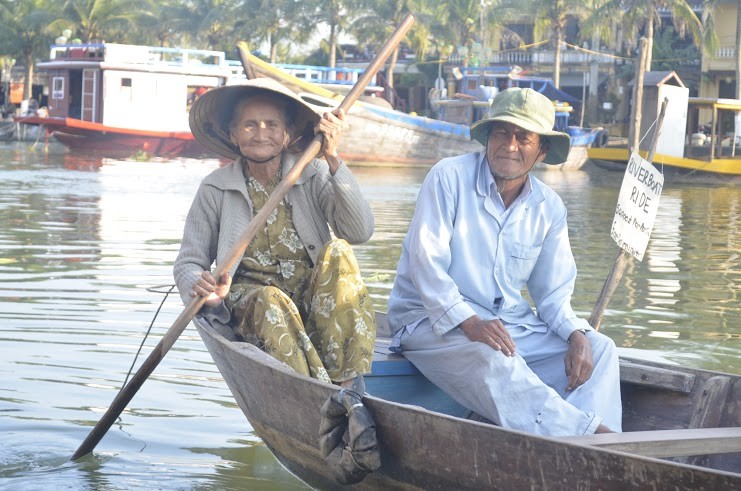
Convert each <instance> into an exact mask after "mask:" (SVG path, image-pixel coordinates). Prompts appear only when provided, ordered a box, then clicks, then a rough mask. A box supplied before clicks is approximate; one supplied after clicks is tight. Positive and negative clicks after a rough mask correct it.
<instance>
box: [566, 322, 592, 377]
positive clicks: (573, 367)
mask: <svg viewBox="0 0 741 491" xmlns="http://www.w3.org/2000/svg"><path fill="white" fill-rule="evenodd" d="M564 364H565V365H566V375H567V376H568V377H569V385H568V386H567V387H566V390H574V389H576V388H577V387H579V386H580V385H582V384H583V383H584V382H586V381H587V380H589V377H591V376H592V370H593V369H594V358H593V357H592V346H591V345H590V344H589V339H587V336H586V334H584V333H583V332H581V331H574V332H572V333H571V335H570V336H569V351H567V352H566V357H565V359H564Z"/></svg>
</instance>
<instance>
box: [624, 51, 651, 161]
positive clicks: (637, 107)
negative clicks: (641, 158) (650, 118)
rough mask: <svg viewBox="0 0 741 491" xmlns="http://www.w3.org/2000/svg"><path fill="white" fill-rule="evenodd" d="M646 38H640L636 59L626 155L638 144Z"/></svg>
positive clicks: (635, 148)
mask: <svg viewBox="0 0 741 491" xmlns="http://www.w3.org/2000/svg"><path fill="white" fill-rule="evenodd" d="M646 44H647V41H646V38H641V42H640V46H641V47H640V53H639V54H638V60H637V61H636V75H635V77H634V80H633V82H634V84H635V85H633V108H632V109H633V118H632V119H631V120H630V132H629V133H630V135H629V139H628V155H630V153H631V152H637V151H638V150H639V148H638V147H639V146H640V140H641V139H640V136H641V116H642V113H643V78H644V75H645V74H646V52H647V50H646Z"/></svg>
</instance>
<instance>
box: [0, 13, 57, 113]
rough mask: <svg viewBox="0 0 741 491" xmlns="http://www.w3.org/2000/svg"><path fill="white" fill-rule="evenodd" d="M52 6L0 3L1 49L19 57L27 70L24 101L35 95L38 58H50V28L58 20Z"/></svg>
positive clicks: (51, 36) (52, 36)
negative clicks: (34, 75) (33, 90)
mask: <svg viewBox="0 0 741 491" xmlns="http://www.w3.org/2000/svg"><path fill="white" fill-rule="evenodd" d="M53 5H54V4H53V2H48V1H46V0H24V1H22V2H16V1H9V0H0V45H1V46H3V47H4V51H5V53H4V54H8V55H11V56H15V57H17V58H18V59H19V60H22V62H23V64H24V65H25V67H26V73H25V76H24V86H23V87H24V88H23V99H29V98H30V97H31V95H32V87H33V72H34V63H35V60H36V58H37V57H40V56H43V55H48V49H49V45H50V44H51V42H52V40H53V39H54V34H53V33H52V29H53V27H52V26H51V24H52V22H53V21H54V20H55V19H56V17H57V16H56V14H55V13H54V9H53ZM6 96H7V95H6Z"/></svg>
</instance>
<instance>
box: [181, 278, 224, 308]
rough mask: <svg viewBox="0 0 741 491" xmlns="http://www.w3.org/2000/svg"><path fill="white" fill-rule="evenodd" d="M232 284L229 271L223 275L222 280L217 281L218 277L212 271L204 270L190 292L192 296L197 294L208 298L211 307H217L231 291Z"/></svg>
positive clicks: (207, 302)
mask: <svg viewBox="0 0 741 491" xmlns="http://www.w3.org/2000/svg"><path fill="white" fill-rule="evenodd" d="M231 286H232V278H231V276H229V273H224V274H222V275H221V280H220V281H219V283H216V279H215V278H214V277H213V275H212V274H211V272H210V271H204V272H202V273H201V277H200V278H199V279H198V281H196V283H195V284H194V285H193V290H192V291H191V292H190V296H191V297H195V296H196V295H198V296H200V297H207V298H206V303H205V304H206V305H208V306H209V307H216V306H217V305H219V303H221V302H222V301H223V300H224V297H226V295H227V294H228V293H229V288H231Z"/></svg>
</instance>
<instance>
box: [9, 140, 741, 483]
mask: <svg viewBox="0 0 741 491" xmlns="http://www.w3.org/2000/svg"><path fill="white" fill-rule="evenodd" d="M217 166H218V162H217V161H215V160H214V161H209V160H187V159H178V160H154V161H151V162H134V161H124V160H107V159H106V160H103V159H99V158H94V157H85V156H79V155H74V156H73V155H70V154H68V153H67V152H66V151H64V150H63V149H61V148H56V147H51V150H50V151H49V152H48V153H46V152H43V151H39V150H37V151H30V150H29V148H28V145H24V144H15V143H13V144H5V145H3V146H0V223H2V228H0V244H2V248H0V348H1V350H2V353H3V354H2V357H1V358H0V377H2V378H1V380H2V384H0V433H2V435H3V445H2V446H1V448H0V482H2V480H3V479H5V480H6V481H7V482H8V483H9V485H10V486H11V487H12V488H13V489H40V488H39V487H38V483H39V482H40V480H43V482H44V487H43V488H44V489H53V488H71V489H88V488H89V489H132V488H168V489H191V488H197V489H245V488H259V489H292V488H297V489H303V488H304V486H303V485H302V484H301V483H300V482H299V481H297V480H296V479H295V478H294V477H293V476H291V475H290V474H289V473H288V472H286V471H285V470H283V469H282V467H280V465H279V464H278V463H277V462H276V461H275V460H274V459H273V457H272V456H271V455H270V453H269V451H268V450H267V449H266V448H265V447H264V445H263V444H262V443H261V441H260V440H259V438H257V437H256V436H255V435H254V433H253V431H252V429H251V428H250V426H249V424H248V423H247V422H246V420H245V419H244V417H243V415H242V414H241V412H240V411H239V409H238V408H237V406H236V404H235V403H234V401H233V399H232V397H231V394H230V393H229V390H228V389H227V387H226V385H225V384H224V382H223V381H222V379H221V377H220V375H219V373H218V371H217V370H216V368H215V366H214V365H213V363H212V361H211V359H210V356H209V355H208V353H207V352H206V350H205V348H204V347H203V344H202V343H201V341H200V339H199V338H198V335H197V333H196V332H195V330H193V329H192V328H188V329H187V330H186V331H185V333H184V334H183V336H182V337H181V339H179V340H178V342H177V343H176V344H175V346H174V347H173V349H172V350H171V352H170V353H169V354H168V355H167V357H166V358H165V360H164V361H163V362H162V363H161V364H160V366H159V367H158V368H157V369H156V370H155V372H154V373H153V374H152V376H151V377H150V380H148V381H147V383H145V384H144V386H143V387H142V388H141V389H140V391H139V392H138V393H137V395H136V397H135V398H134V400H133V401H132V403H131V404H130V405H129V408H127V410H126V411H125V412H124V414H123V416H122V418H121V419H120V421H118V422H117V424H116V425H114V426H113V428H111V430H110V431H109V432H108V434H107V435H106V437H105V438H104V439H103V441H102V442H101V443H100V444H99V445H98V448H97V449H96V452H95V454H94V455H93V456H91V457H87V458H85V459H83V460H82V461H80V462H77V463H69V462H67V459H68V458H69V456H70V455H71V454H72V452H73V451H74V450H75V449H76V448H77V446H78V445H79V444H80V443H81V442H82V440H83V439H84V438H85V436H87V434H88V432H89V431H90V429H91V428H92V425H94V424H95V423H96V422H97V421H98V419H99V418H100V416H101V415H102V412H103V411H104V409H105V408H106V407H107V406H108V405H109V404H110V402H111V401H112V400H113V397H114V396H115V393H116V391H117V390H118V387H120V385H121V383H122V382H123V380H124V378H125V377H126V373H127V371H128V369H129V366H130V365H131V363H132V360H133V358H134V355H135V353H136V352H137V349H138V348H139V344H140V343H141V341H142V339H143V337H144V335H145V333H146V331H147V328H148V326H149V324H150V322H151V320H152V316H153V313H154V312H155V310H156V309H157V306H158V305H159V303H160V301H161V300H162V295H161V294H159V293H156V292H152V291H148V290H147V288H149V287H152V286H155V285H169V284H171V283H172V279H171V266H172V262H173V261H174V259H175V256H176V254H177V249H178V244H179V241H180V234H181V232H182V226H183V220H184V218H185V214H186V213H187V210H188V207H189V206H190V202H191V200H192V198H193V195H194V194H195V191H196V188H197V186H198V184H199V181H200V179H201V177H202V176H204V175H205V174H206V173H208V172H210V171H211V170H212V169H214V168H216V167H217ZM353 171H354V172H355V174H356V175H357V176H358V177H359V179H360V181H361V185H362V188H363V191H364V193H365V194H366V196H367V197H368V199H369V200H370V201H371V205H372V207H373V210H374V214H375V218H376V232H375V234H374V236H373V238H372V239H371V240H370V241H369V242H368V243H366V244H363V245H362V246H357V247H356V248H355V249H356V254H357V257H358V260H359V262H360V265H361V268H362V270H363V272H364V275H365V278H366V281H367V282H368V284H369V286H370V290H371V293H372V295H373V298H374V301H375V302H376V305H377V307H378V308H379V310H385V307H386V298H387V296H388V293H389V291H390V288H391V284H392V282H393V277H394V272H395V269H396V262H397V260H398V257H399V254H400V251H401V241H402V239H403V237H404V235H405V233H406V229H407V226H408V223H409V220H410V219H411V216H412V214H413V212H414V204H415V199H416V195H417V192H418V190H419V186H420V183H421V182H422V180H423V179H424V176H425V174H426V169H424V168H413V169H403V168H370V167H362V168H360V167H359V168H355V169H354V170H353ZM538 176H539V177H540V178H541V179H543V180H544V181H545V182H546V183H547V184H549V185H550V186H552V187H553V188H554V189H555V190H556V191H557V192H558V193H559V194H560V195H561V196H562V197H563V199H564V201H565V203H566V205H567V207H568V209H569V227H570V230H569V232H570V237H571V241H572V247H573V249H574V254H575V256H576V260H577V266H578V269H579V277H578V280H577V286H576V291H575V293H574V299H573V305H574V307H575V309H576V310H577V312H579V313H580V315H583V316H585V317H586V316H588V315H589V313H590V312H591V310H592V307H593V305H594V302H595V301H596V299H597V297H598V295H599V292H600V290H601V288H602V285H603V283H604V280H605V278H606V276H607V274H608V272H609V270H610V268H611V266H612V263H613V262H614V259H615V256H616V254H617V248H616V246H615V244H614V242H613V241H612V239H610V237H609V229H610V224H611V222H612V216H613V214H614V208H615V202H616V200H617V195H618V190H619V187H620V180H621V175H619V174H616V173H607V172H603V171H601V172H597V173H587V172H551V171H538ZM740 222H741V188H734V187H725V188H724V187H700V186H694V187H693V186H686V187H676V186H673V187H669V188H665V189H664V194H663V196H662V200H661V206H660V208H659V216H658V219H657V223H656V226H655V228H654V232H653V236H652V239H651V242H650V243H649V248H648V251H647V253H646V255H645V258H644V261H643V262H640V263H638V262H632V263H631V264H630V265H629V267H628V269H627V271H626V273H625V276H624V278H623V280H622V281H621V283H620V286H619V287H618V289H617V291H616V293H615V295H614V296H613V298H612V301H611V302H610V304H609V306H608V310H607V312H606V314H605V317H604V320H603V326H602V330H603V332H605V333H606V334H608V335H609V336H611V337H612V338H613V339H614V340H615V342H616V343H617V345H618V346H619V347H620V348H621V350H622V353H623V354H626V355H630V356H637V357H643V358H653V359H663V360H668V361H670V362H674V363H681V364H684V365H688V366H694V367H702V368H708V369H716V370H722V371H728V372H733V373H741V364H739V361H738V360H739V355H740V354H741V302H739V293H740V292H741V252H739V251H741V243H740V242H741V239H739V235H738V232H737V231H738V229H739V225H741V223H740ZM181 308H182V306H181V305H180V301H179V298H177V297H176V296H175V295H173V296H171V297H170V298H168V299H167V301H166V302H165V303H164V306H163V309H162V312H161V313H160V315H159V318H158V319H157V321H156V322H155V323H154V325H153V328H152V333H151V334H150V337H149V338H148V339H147V341H146V343H145V347H144V355H143V356H142V357H141V358H140V360H139V362H141V361H142V359H143V357H144V356H146V354H148V353H149V350H151V349H152V347H153V346H154V345H155V344H156V342H157V341H158V339H159V337H160V336H161V335H162V334H163V333H164V332H165V331H166V330H167V328H169V327H170V325H171V324H172V322H173V321H174V319H175V318H176V316H177V315H178V314H179V312H180V311H181ZM245 376H249V374H245ZM163 482H165V483H166V484H163Z"/></svg>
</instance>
